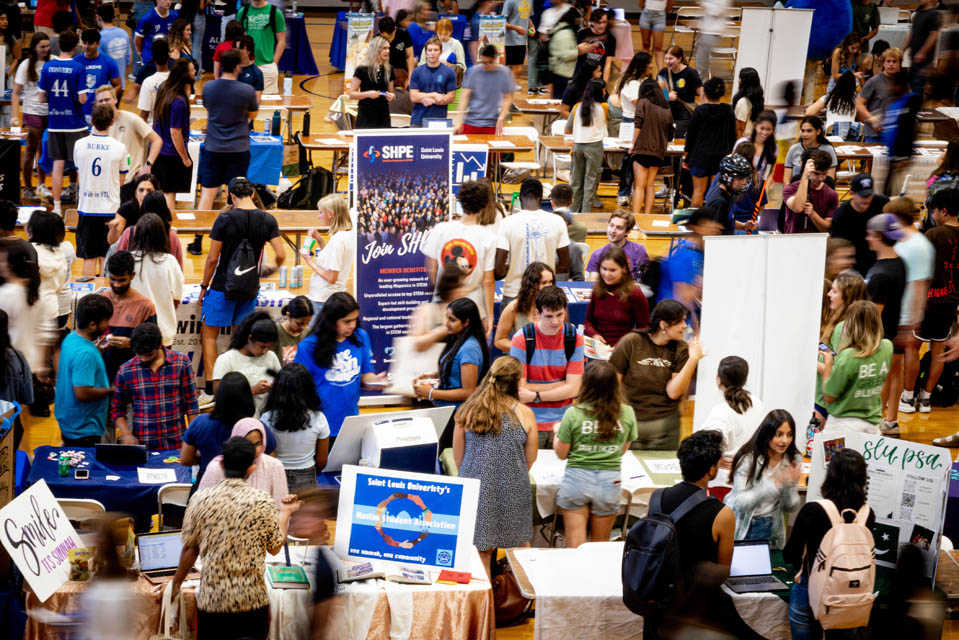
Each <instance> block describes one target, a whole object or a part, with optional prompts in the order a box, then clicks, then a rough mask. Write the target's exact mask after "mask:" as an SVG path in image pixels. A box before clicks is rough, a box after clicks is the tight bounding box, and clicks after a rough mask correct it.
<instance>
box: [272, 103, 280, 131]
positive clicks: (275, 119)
mask: <svg viewBox="0 0 959 640" xmlns="http://www.w3.org/2000/svg"><path fill="white" fill-rule="evenodd" d="M273 135H275V136H278V135H280V110H279V109H277V110H276V111H274V112H273Z"/></svg>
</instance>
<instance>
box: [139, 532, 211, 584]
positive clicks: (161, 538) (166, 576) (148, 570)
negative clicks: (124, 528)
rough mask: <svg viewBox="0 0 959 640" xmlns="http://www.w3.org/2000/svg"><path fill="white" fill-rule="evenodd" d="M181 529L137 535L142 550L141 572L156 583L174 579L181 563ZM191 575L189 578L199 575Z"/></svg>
mask: <svg viewBox="0 0 959 640" xmlns="http://www.w3.org/2000/svg"><path fill="white" fill-rule="evenodd" d="M181 534H182V532H181V531H161V532H159V533H141V534H139V535H138V536H137V548H138V549H139V552H140V573H142V574H143V576H144V577H145V578H147V580H150V581H151V582H153V583H154V584H156V583H158V582H167V581H168V580H172V579H173V575H174V574H175V573H176V570H177V566H179V564H180V551H182V549H183V538H182V535H181ZM190 573H191V575H189V576H187V577H188V579H190V578H196V577H199V576H198V575H192V574H193V573H194V571H193V569H191V570H190Z"/></svg>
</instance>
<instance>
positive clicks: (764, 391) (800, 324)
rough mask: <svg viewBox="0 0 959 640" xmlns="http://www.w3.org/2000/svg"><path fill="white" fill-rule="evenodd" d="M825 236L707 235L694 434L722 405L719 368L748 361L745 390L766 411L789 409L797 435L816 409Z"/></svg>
mask: <svg viewBox="0 0 959 640" xmlns="http://www.w3.org/2000/svg"><path fill="white" fill-rule="evenodd" d="M826 237H827V236H826V234H797V235H759V236H717V237H711V238H706V257H705V267H704V272H705V275H704V277H703V313H702V326H701V329H702V330H701V334H700V335H701V340H702V343H703V346H704V347H705V350H706V356H705V357H704V358H703V359H702V360H701V361H700V363H699V372H698V374H697V382H696V409H695V415H694V419H693V429H696V428H697V427H698V426H699V425H700V424H702V423H703V421H704V420H705V419H706V416H707V415H708V414H709V411H710V409H712V407H713V406H715V405H716V404H718V403H720V402H722V401H723V397H722V394H721V393H720V392H719V389H718V388H717V387H716V368H717V366H718V365H719V361H720V360H722V359H723V358H724V357H726V356H730V355H736V356H740V357H741V358H744V359H745V360H746V361H747V362H748V363H749V381H748V384H747V389H749V390H750V391H751V392H753V393H755V394H757V395H758V396H759V397H760V398H762V400H763V403H764V404H765V405H766V407H767V408H768V409H787V410H788V411H789V412H790V413H791V414H792V415H793V418H795V420H796V427H797V430H798V429H800V428H801V425H805V424H806V422H807V421H808V418H809V415H810V413H811V412H812V408H813V407H812V405H813V394H814V390H815V389H814V388H815V382H816V356H817V349H816V345H818V344H819V314H820V300H821V299H822V286H823V273H824V265H825V260H826Z"/></svg>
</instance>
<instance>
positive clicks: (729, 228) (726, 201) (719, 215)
mask: <svg viewBox="0 0 959 640" xmlns="http://www.w3.org/2000/svg"><path fill="white" fill-rule="evenodd" d="M711 194H712V195H711V196H710V198H709V200H707V201H706V202H705V203H704V205H703V206H705V207H709V208H710V209H712V210H713V220H715V221H716V222H718V223H719V224H721V225H723V235H725V236H731V235H733V234H734V233H736V220H735V218H733V216H731V215H729V210H730V209H732V206H733V196H732V194H731V193H726V190H725V189H723V188H722V187H721V186H718V187H716V188H715V189H713V190H712V191H711Z"/></svg>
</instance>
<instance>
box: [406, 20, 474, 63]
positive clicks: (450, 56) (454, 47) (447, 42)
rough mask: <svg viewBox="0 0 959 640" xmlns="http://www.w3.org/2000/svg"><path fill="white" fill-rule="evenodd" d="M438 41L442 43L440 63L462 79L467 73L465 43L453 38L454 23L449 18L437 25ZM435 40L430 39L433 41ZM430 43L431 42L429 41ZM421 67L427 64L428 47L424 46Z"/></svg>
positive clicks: (438, 22) (421, 53)
mask: <svg viewBox="0 0 959 640" xmlns="http://www.w3.org/2000/svg"><path fill="white" fill-rule="evenodd" d="M435 31H436V39H437V40H438V41H439V43H440V47H441V51H440V58H439V59H440V62H441V63H442V64H443V66H445V67H446V68H447V69H450V70H451V71H453V72H454V75H455V76H457V77H461V76H462V74H463V73H465V72H466V52H465V51H463V43H462V42H460V41H459V40H457V39H456V38H454V37H453V23H452V21H450V19H449V18H442V19H440V20H439V21H437V23H436V27H435ZM432 39H433V38H430V40H432ZM427 42H429V40H427ZM417 64H419V65H424V64H426V45H425V44H424V45H423V51H421V52H420V61H419V62H418V63H417Z"/></svg>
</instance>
